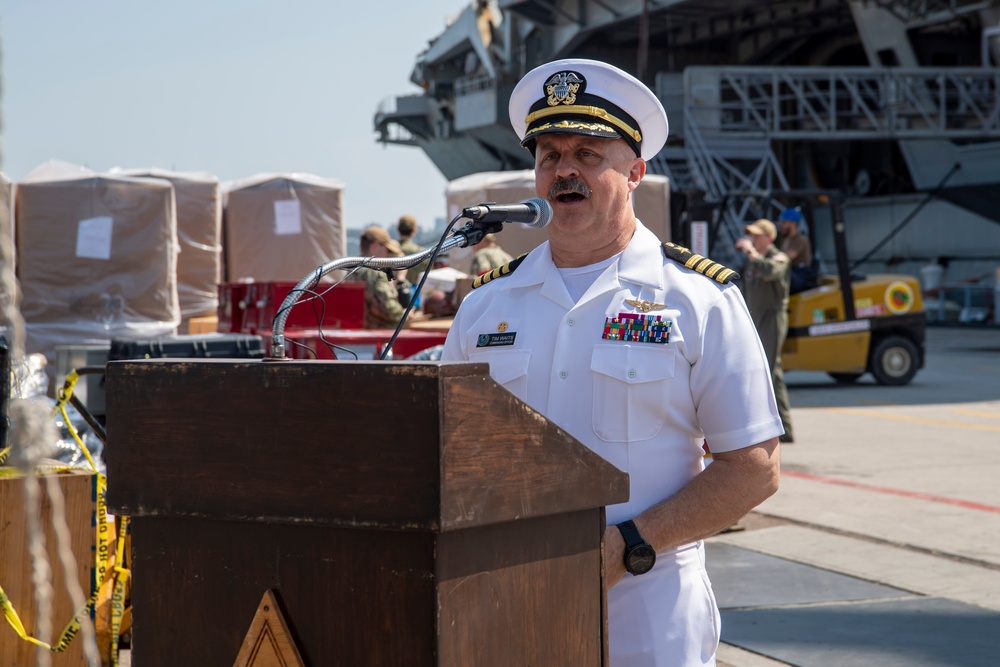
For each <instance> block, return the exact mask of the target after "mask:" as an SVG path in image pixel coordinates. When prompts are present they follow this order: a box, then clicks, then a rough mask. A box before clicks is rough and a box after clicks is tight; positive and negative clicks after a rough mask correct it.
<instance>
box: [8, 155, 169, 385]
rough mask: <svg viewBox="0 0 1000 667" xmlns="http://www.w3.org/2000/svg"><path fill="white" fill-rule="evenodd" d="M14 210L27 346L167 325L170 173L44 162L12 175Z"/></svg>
mask: <svg viewBox="0 0 1000 667" xmlns="http://www.w3.org/2000/svg"><path fill="white" fill-rule="evenodd" d="M14 217H15V237H16V245H17V258H18V261H17V274H18V278H19V279H20V284H21V293H22V302H21V313H22V315H23V316H24V321H25V327H26V331H27V340H26V348H27V352H29V353H31V352H42V353H44V354H45V355H46V357H48V359H49V361H50V362H54V361H55V348H56V346H58V345H76V344H95V343H110V340H111V339H112V338H125V337H132V336H141V337H153V336H162V335H167V334H173V333H175V331H176V329H177V325H178V324H179V323H180V308H179V306H178V302H177V282H176V275H177V219H176V213H175V209H174V189H173V185H171V183H170V182H169V181H165V180H162V179H149V178H133V177H128V176H120V175H117V176H116V175H100V174H96V173H94V172H92V171H90V170H87V169H84V168H82V167H76V166H73V165H67V164H64V163H46V164H45V165H42V166H41V167H39V168H38V169H36V170H35V171H33V172H32V173H31V174H29V175H28V176H27V177H26V178H25V180H24V181H23V182H20V183H18V184H17V187H16V192H15V206H14ZM52 365H54V363H53V364H52Z"/></svg>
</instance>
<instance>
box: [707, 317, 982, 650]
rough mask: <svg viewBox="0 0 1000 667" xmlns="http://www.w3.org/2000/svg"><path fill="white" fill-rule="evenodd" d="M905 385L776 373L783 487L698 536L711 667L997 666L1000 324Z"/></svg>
mask: <svg viewBox="0 0 1000 667" xmlns="http://www.w3.org/2000/svg"><path fill="white" fill-rule="evenodd" d="M927 338H928V340H927V360H926V366H925V367H924V369H923V370H921V371H920V372H919V373H918V374H917V376H916V378H915V379H914V381H913V382H912V383H911V384H909V385H907V386H905V387H883V386H879V385H877V384H876V383H875V381H874V379H873V378H871V376H870V375H865V376H863V377H862V378H861V379H859V380H858V381H857V382H856V383H855V384H850V385H845V384H837V383H835V382H834V381H833V380H831V379H830V378H828V377H827V376H826V374H824V373H819V372H803V371H794V372H789V373H787V374H786V380H787V382H788V385H789V390H790V397H791V403H792V419H793V423H794V425H795V434H796V442H795V443H794V444H788V445H784V446H783V448H782V480H781V488H780V490H779V491H778V493H777V494H775V496H774V497H772V498H770V499H769V500H767V501H766V502H765V503H763V504H762V505H761V506H760V507H759V508H758V509H757V510H756V511H755V512H753V513H752V514H751V515H750V516H749V517H747V518H746V519H744V520H743V521H742V522H741V523H740V527H742V528H743V530H738V531H734V532H728V533H725V534H722V535H718V536H716V537H713V538H711V539H710V540H708V558H709V572H710V574H711V576H712V580H713V585H714V587H715V591H716V594H717V596H718V598H719V603H720V608H721V609H722V616H723V626H722V640H723V645H722V647H720V651H719V656H718V657H719V664H720V666H721V667H773V666H775V665H796V666H798V667H837V666H840V665H844V666H851V665H879V666H885V667H896V666H898V667H932V666H933V667H937V666H951V665H962V666H964V667H969V666H977V665H984V666H985V665H1000V481H998V480H1000V328H997V327H990V328H971V327H964V328H957V327H955V328H950V327H939V328H930V329H928V335H927Z"/></svg>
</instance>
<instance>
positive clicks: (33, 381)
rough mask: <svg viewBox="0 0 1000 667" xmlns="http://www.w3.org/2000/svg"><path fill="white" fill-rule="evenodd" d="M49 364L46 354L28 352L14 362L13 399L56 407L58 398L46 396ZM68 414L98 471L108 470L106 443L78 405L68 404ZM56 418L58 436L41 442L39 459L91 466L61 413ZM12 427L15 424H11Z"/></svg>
mask: <svg viewBox="0 0 1000 667" xmlns="http://www.w3.org/2000/svg"><path fill="white" fill-rule="evenodd" d="M47 365H48V364H47V361H46V359H45V355H42V354H29V355H27V356H26V357H24V358H23V359H21V360H15V361H13V362H12V363H11V398H12V399H13V400H22V399H23V400H35V401H43V402H45V403H46V404H48V405H49V406H50V408H51V409H54V408H55V401H53V400H52V399H50V398H48V397H47V394H48V388H49V378H48V375H47V374H46V366H47ZM57 379H58V380H59V381H60V382H62V380H63V378H57ZM66 414H67V415H68V416H69V419H70V424H71V425H72V426H73V428H74V429H75V430H76V432H77V435H78V436H79V437H80V440H82V441H83V444H84V445H86V447H87V450H88V451H89V452H90V456H91V458H92V459H93V460H94V464H95V465H96V466H97V471H98V472H101V473H104V472H106V467H105V464H104V458H103V456H104V443H103V442H102V441H101V439H100V438H98V437H97V436H96V435H95V434H94V432H93V430H92V429H91V428H90V425H89V424H87V422H86V420H85V419H84V418H83V417H82V416H81V415H80V413H79V412H78V411H77V409H76V408H74V407H73V406H72V405H67V406H66ZM53 421H54V423H55V427H56V430H57V433H58V437H57V438H56V439H55V441H53V442H48V443H42V444H43V446H42V447H40V448H39V451H40V452H42V453H43V454H44V459H43V460H41V461H37V463H39V464H44V465H60V466H69V467H73V468H82V469H86V470H91V469H92V468H91V467H90V463H89V462H88V461H87V457H86V456H84V454H83V451H82V450H81V449H80V446H79V445H78V444H77V443H76V440H75V439H74V438H73V435H72V434H71V433H70V432H69V429H68V428H67V426H66V423H65V421H64V420H63V418H62V415H57V416H56V417H55V418H54V420H53ZM12 427H15V425H13V424H12Z"/></svg>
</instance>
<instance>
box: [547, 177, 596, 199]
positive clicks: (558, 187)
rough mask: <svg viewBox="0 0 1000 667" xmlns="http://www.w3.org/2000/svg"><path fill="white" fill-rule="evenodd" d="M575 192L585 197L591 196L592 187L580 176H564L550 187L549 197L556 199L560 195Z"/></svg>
mask: <svg viewBox="0 0 1000 667" xmlns="http://www.w3.org/2000/svg"><path fill="white" fill-rule="evenodd" d="M570 192H575V193H577V194H579V195H583V196H584V197H588V198H589V197H590V188H589V187H587V184H586V183H584V182H583V181H582V180H581V179H579V178H563V179H560V180H558V181H556V182H555V183H553V184H552V187H550V188H549V199H555V198H556V197H558V196H559V195H564V194H568V193H570Z"/></svg>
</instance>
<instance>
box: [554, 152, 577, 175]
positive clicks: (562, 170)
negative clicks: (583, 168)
mask: <svg viewBox="0 0 1000 667" xmlns="http://www.w3.org/2000/svg"><path fill="white" fill-rule="evenodd" d="M579 175H580V169H579V165H578V164H577V162H576V160H575V159H574V158H573V156H571V155H567V156H563V157H560V158H559V163H558V164H557V165H556V177H557V178H573V177H575V176H579Z"/></svg>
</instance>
